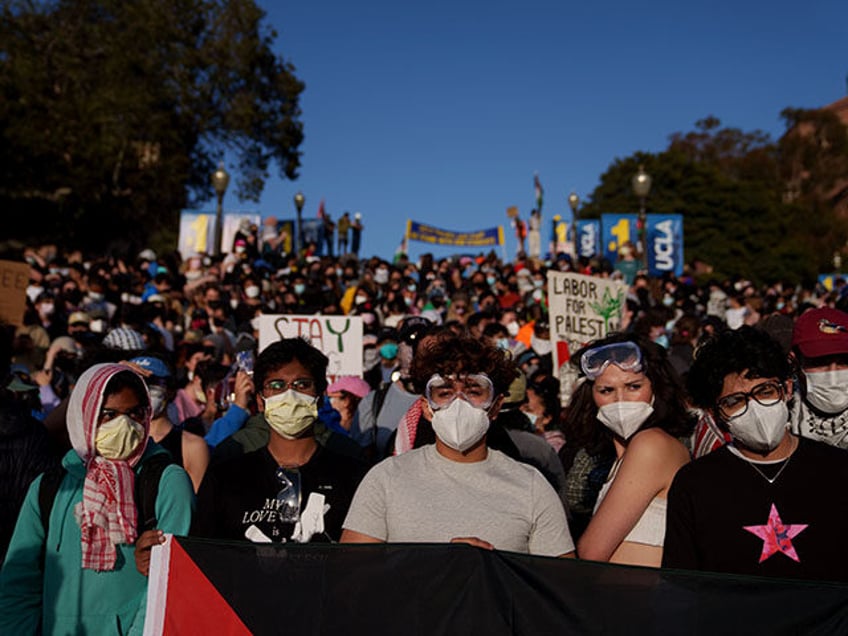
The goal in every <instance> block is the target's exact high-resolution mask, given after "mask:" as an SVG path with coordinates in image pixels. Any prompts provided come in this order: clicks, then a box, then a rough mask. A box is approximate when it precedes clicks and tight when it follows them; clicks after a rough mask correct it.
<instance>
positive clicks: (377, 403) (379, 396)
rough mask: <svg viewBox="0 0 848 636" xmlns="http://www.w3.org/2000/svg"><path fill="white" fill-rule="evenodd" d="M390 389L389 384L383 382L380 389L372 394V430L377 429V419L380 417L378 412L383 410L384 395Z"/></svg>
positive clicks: (390, 384) (390, 385)
mask: <svg viewBox="0 0 848 636" xmlns="http://www.w3.org/2000/svg"><path fill="white" fill-rule="evenodd" d="M390 388H392V383H391V382H383V383H382V384H381V385H380V388H379V389H377V391H376V392H375V393H374V401H373V402H372V403H371V412H372V413H373V414H374V428H375V429H376V428H377V418H378V417H380V411H381V410H382V409H383V402H385V401H386V394H387V393H388V392H389V389H390Z"/></svg>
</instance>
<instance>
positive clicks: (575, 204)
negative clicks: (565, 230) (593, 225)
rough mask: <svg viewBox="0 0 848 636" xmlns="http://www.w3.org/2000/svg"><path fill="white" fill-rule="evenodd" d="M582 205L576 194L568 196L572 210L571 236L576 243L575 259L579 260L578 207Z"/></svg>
mask: <svg viewBox="0 0 848 636" xmlns="http://www.w3.org/2000/svg"><path fill="white" fill-rule="evenodd" d="M579 205H580V197H578V196H577V193H576V192H573V191H572V193H571V194H569V195H568V207H570V208H571V228H572V229H571V236H572V238H573V241H574V254H573V255H572V256H574V258H575V259H576V258H577V255H578V254H579V253H580V251H579V250H578V249H577V207H578V206H579Z"/></svg>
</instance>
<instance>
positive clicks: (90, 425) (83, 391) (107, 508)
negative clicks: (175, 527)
mask: <svg viewBox="0 0 848 636" xmlns="http://www.w3.org/2000/svg"><path fill="white" fill-rule="evenodd" d="M118 373H135V372H134V371H132V370H130V369H129V368H128V367H126V366H123V365H119V364H97V365H94V366H92V367H91V368H89V369H88V370H86V371H85V373H83V374H82V376H80V378H79V380H78V381H77V384H76V386H74V390H73V392H72V393H71V397H70V400H69V401H68V415H67V423H68V434H69V436H70V438H71V445H72V446H73V448H74V450H75V451H76V452H77V454H78V455H79V456H80V459H82V461H83V462H84V463H85V467H86V473H85V482H84V484H83V495H82V501H81V502H80V503H78V504H77V505H76V507H75V508H74V516H75V517H76V520H77V523H78V524H79V526H80V532H81V534H82V567H83V568H85V569H89V570H97V571H103V570H114V569H115V561H116V558H117V550H116V549H115V546H116V545H118V544H121V543H134V542H135V540H136V516H137V513H136V505H135V496H134V486H135V474H134V472H133V467H134V466H135V465H136V464H137V463H138V462H139V460H140V459H141V456H142V454H143V453H144V448H145V446H146V444H147V439H148V434H149V432H150V420H149V418H148V419H146V421H144V422H140V424H142V425H143V426H144V429H145V434H144V442H143V443H141V444H139V447H138V448H137V449H136V450H135V452H134V453H133V455H132V456H131V457H130V458H129V459H127V460H122V461H118V460H115V461H113V460H109V459H106V458H104V457H101V456H99V455H97V453H96V450H95V447H94V440H95V438H96V434H97V427H98V419H99V415H100V409H101V408H102V405H103V401H104V400H103V398H104V393H105V391H106V386H107V384H108V383H109V380H111V379H112V378H113V377H114V376H115V375H116V374H118ZM148 403H149V397H148Z"/></svg>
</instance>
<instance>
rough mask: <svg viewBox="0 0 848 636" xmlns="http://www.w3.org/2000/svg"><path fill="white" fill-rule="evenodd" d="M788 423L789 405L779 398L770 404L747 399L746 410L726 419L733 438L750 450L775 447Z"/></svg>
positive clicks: (759, 450)
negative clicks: (764, 404) (765, 404)
mask: <svg viewBox="0 0 848 636" xmlns="http://www.w3.org/2000/svg"><path fill="white" fill-rule="evenodd" d="M788 424H789V407H788V406H786V402H784V401H783V400H781V401H780V402H778V403H777V404H772V405H771V406H763V405H762V404H760V403H759V402H757V401H756V400H753V399H751V400H749V401H748V410H747V411H745V412H744V413H743V414H742V415H740V416H739V417H734V418H733V419H731V420H728V421H727V428H728V430H730V434H731V435H732V436H733V439H736V440H739V441H740V442H742V444H744V445H745V446H746V447H748V448H750V449H751V450H754V451H757V452H760V453H767V452H769V451H773V450H774V449H775V448H777V446H778V444H780V442H781V441H782V440H783V437H784V435H786V427H787V426H788Z"/></svg>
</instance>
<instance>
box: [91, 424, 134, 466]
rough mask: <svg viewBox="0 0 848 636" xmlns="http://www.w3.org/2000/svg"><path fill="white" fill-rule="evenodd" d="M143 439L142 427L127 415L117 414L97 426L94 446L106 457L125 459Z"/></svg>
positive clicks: (99, 453)
mask: <svg viewBox="0 0 848 636" xmlns="http://www.w3.org/2000/svg"><path fill="white" fill-rule="evenodd" d="M143 439H144V427H143V426H142V425H141V424H139V423H138V422H136V421H135V420H133V419H132V418H131V417H129V416H128V415H119V416H118V417H116V418H115V419H112V420H109V421H108V422H104V423H103V424H101V425H100V426H99V427H98V428H97V434H96V435H95V438H94V448H95V449H96V450H97V454H98V455H100V456H101V457H105V458H106V459H112V460H121V459H127V458H128V457H130V456H131V455H132V454H133V452H135V449H136V448H138V445H139V444H140V443H141V442H142V440H143Z"/></svg>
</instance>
